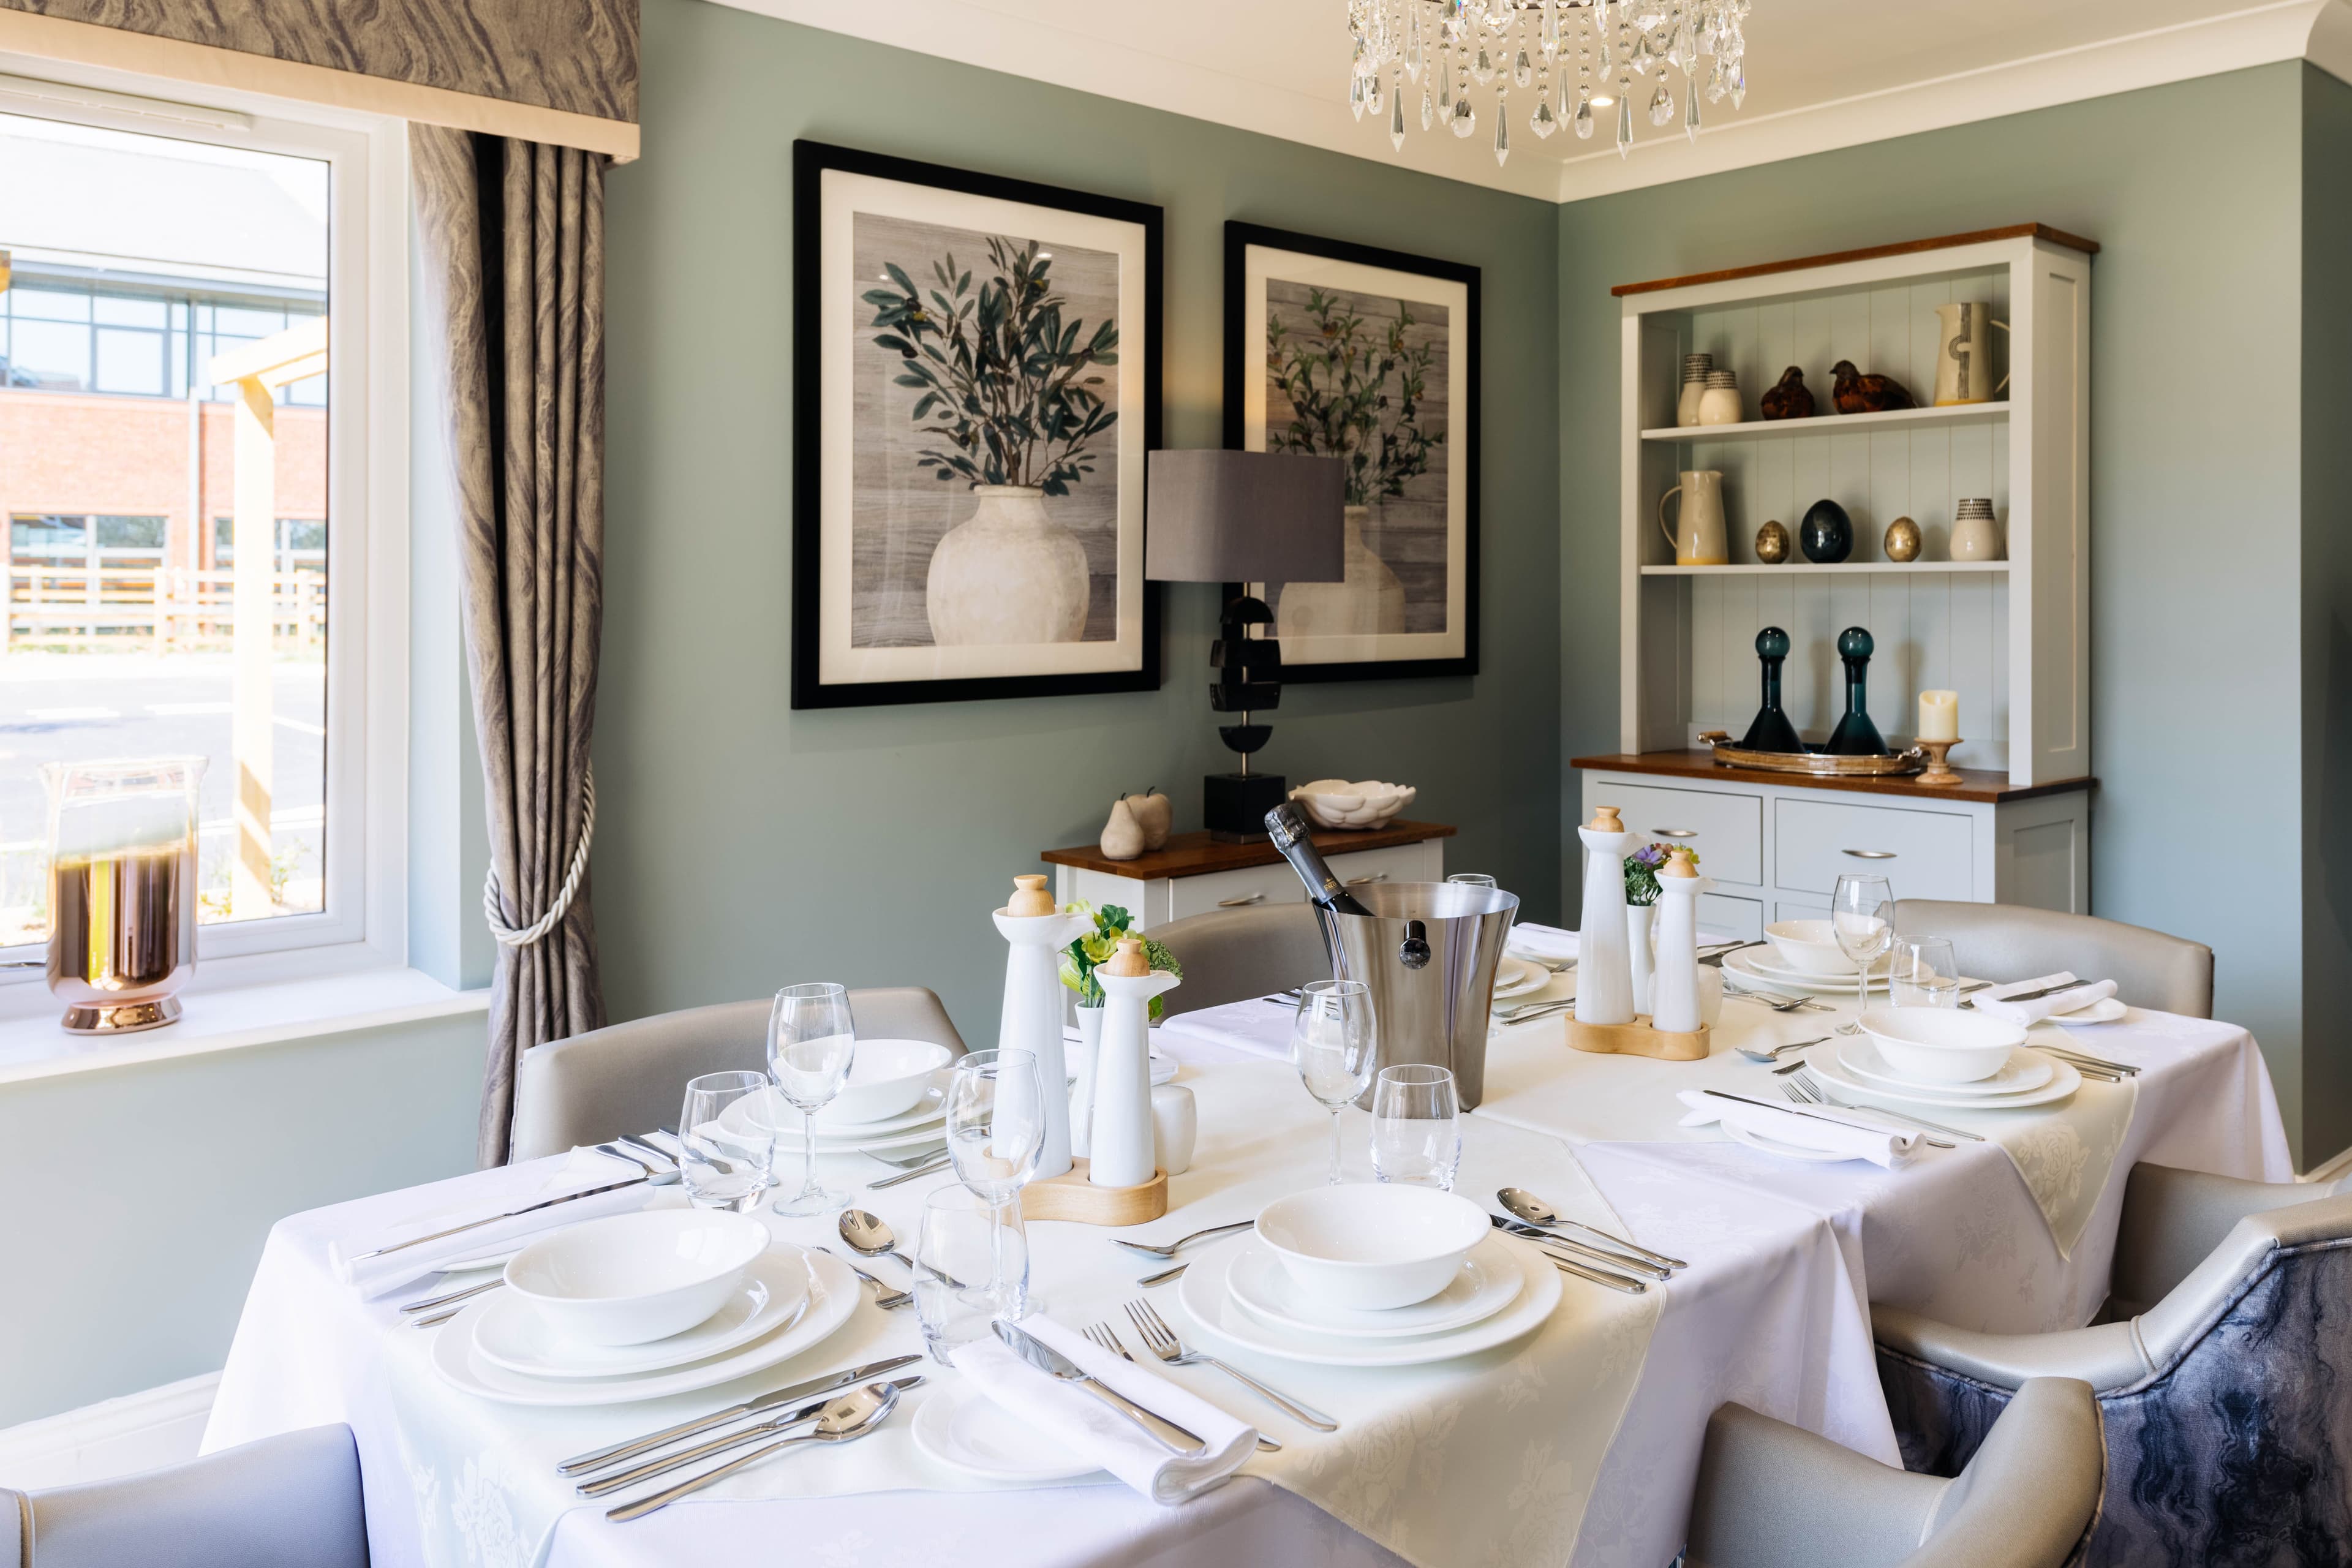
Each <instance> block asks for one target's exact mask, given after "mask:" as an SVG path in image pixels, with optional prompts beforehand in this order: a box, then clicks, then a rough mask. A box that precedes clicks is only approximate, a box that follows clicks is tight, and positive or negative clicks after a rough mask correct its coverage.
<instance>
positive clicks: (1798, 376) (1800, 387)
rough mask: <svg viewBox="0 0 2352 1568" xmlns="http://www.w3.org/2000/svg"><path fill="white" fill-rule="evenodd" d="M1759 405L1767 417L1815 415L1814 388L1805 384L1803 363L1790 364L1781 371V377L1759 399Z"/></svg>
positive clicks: (1805, 417)
mask: <svg viewBox="0 0 2352 1568" xmlns="http://www.w3.org/2000/svg"><path fill="white" fill-rule="evenodd" d="M1757 405H1758V406H1759V407H1760V408H1761V409H1762V410H1763V411H1764V417H1765V418H1767V419H1811V417H1812V416H1813V389H1812V388H1811V387H1810V386H1807V385H1806V384H1805V372H1804V367H1803V366H1801V365H1793V364H1792V365H1790V367H1789V368H1788V369H1786V370H1784V371H1782V372H1781V373H1780V380H1779V381H1777V382H1775V383H1774V384H1772V385H1771V387H1770V388H1769V390H1767V391H1766V392H1765V394H1764V395H1763V396H1762V397H1760V398H1758V399H1757Z"/></svg>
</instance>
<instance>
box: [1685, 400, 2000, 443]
mask: <svg viewBox="0 0 2352 1568" xmlns="http://www.w3.org/2000/svg"><path fill="white" fill-rule="evenodd" d="M1813 397H1814V400H1815V403H1816V405H1819V404H1821V403H1825V402H1827V401H1828V399H1829V394H1828V393H1827V392H1816V393H1815V394H1814V395H1813ZM2008 419H2009V405H2008V404H2006V403H1956V404H1953V405H1949V406H1948V407H1944V408H1896V409H1891V410H1889V411H1888V412H1886V413H1885V414H1817V415H1815V416H1813V417H1811V419H1750V420H1747V421H1745V422H1743V423H1741V424H1738V425H1668V426H1664V428H1662V429H1656V430H1644V431H1643V432H1642V439H1643V440H1644V441H1760V440H1762V439H1763V438H1764V437H1767V436H1839V435H1854V434H1857V433H1864V434H1866V433H1868V432H1871V431H1877V430H1916V429H1922V428H1927V429H1947V430H1948V429H1950V428H1952V427H1953V426H1960V425H1999V424H2004V423H2006V422H2007V421H2008Z"/></svg>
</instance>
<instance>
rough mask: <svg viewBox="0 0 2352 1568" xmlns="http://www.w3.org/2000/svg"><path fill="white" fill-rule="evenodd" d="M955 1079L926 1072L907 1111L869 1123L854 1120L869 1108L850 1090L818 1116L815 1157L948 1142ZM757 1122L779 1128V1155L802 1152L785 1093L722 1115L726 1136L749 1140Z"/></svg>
mask: <svg viewBox="0 0 2352 1568" xmlns="http://www.w3.org/2000/svg"><path fill="white" fill-rule="evenodd" d="M872 1043H873V1042H870V1041H866V1040H860V1041H859V1042H858V1043H857V1048H858V1050H859V1051H860V1052H863V1051H864V1050H865V1049H866V1047H867V1046H868V1045H869V1044H872ZM949 1078H950V1071H949V1069H948V1068H931V1069H928V1070H926V1071H925V1072H924V1073H923V1074H922V1075H921V1079H922V1081H921V1082H920V1083H919V1084H918V1085H915V1086H914V1087H913V1088H912V1089H911V1091H910V1093H909V1095H908V1099H909V1100H911V1103H908V1104H907V1105H906V1106H905V1108H904V1109H901V1110H893V1111H889V1112H887V1113H885V1114H883V1115H880V1116H876V1117H873V1118H871V1119H870V1120H866V1121H858V1120H855V1119H854V1118H855V1116H856V1113H858V1112H862V1111H864V1110H866V1106H865V1105H864V1104H862V1103H859V1102H858V1101H856V1100H851V1099H850V1098H849V1096H848V1094H847V1091H846V1090H845V1091H844V1094H843V1097H842V1098H841V1099H837V1100H835V1101H834V1103H833V1104H831V1105H828V1106H826V1107H825V1108H824V1110H820V1111H818V1112H817V1113H816V1152H818V1153H820V1154H860V1153H867V1154H892V1153H908V1152H913V1151H915V1150H918V1149H921V1148H924V1147H926V1146H928V1145H930V1144H934V1143H940V1142H945V1140H946V1138H947V1105H948V1080H949ZM755 1121H757V1122H758V1123H760V1124H764V1125H767V1126H772V1127H773V1128H775V1130H776V1152H778V1153H779V1154H784V1153H792V1154H797V1153H799V1152H801V1128H802V1125H803V1123H802V1120H801V1113H800V1112H799V1111H798V1110H794V1109H793V1105H792V1102H791V1101H789V1100H786V1099H785V1098H784V1097H783V1094H782V1091H781V1090H779V1089H764V1090H762V1091H761V1092H760V1093H758V1094H747V1095H745V1096H744V1097H743V1098H742V1099H740V1100H736V1101H735V1102H734V1103H733V1104H731V1105H730V1106H729V1107H728V1108H727V1109H726V1110H724V1111H722V1112H721V1113H720V1114H719V1131H720V1132H721V1133H722V1134H724V1135H731V1136H733V1137H737V1138H740V1137H744V1136H745V1135H746V1134H748V1133H749V1132H750V1131H751V1128H752V1127H753V1125H754V1123H755Z"/></svg>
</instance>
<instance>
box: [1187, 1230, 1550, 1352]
mask: <svg viewBox="0 0 2352 1568" xmlns="http://www.w3.org/2000/svg"><path fill="white" fill-rule="evenodd" d="M1489 1239H1499V1240H1500V1241H1501V1242H1502V1244H1503V1246H1504V1247H1507V1249H1508V1250H1509V1252H1510V1254H1511V1256H1512V1257H1513V1258H1516V1259H1517V1262H1518V1265H1519V1271H1520V1286H1519V1294H1518V1299H1517V1300H1514V1301H1513V1302H1512V1303H1511V1304H1510V1305H1509V1306H1507V1307H1506V1308H1504V1309H1503V1310H1501V1311H1499V1312H1497V1313H1496V1314H1495V1315H1494V1316H1493V1317H1491V1318H1486V1319H1485V1320H1483V1321H1479V1322H1475V1323H1471V1324H1468V1325H1466V1326H1465V1327H1463V1328H1459V1329H1454V1330H1450V1331H1446V1332H1444V1333H1439V1334H1423V1335H1421V1336H1419V1337H1417V1338H1413V1339H1393V1340H1351V1339H1346V1338H1342V1337H1339V1336H1338V1335H1334V1334H1331V1333H1328V1332H1326V1331H1321V1330H1318V1331H1315V1332H1312V1333H1302V1332H1300V1331H1297V1330H1296V1329H1286V1328H1284V1327H1282V1326H1281V1325H1280V1324H1277V1323H1269V1322H1267V1321H1265V1319H1263V1318H1261V1317H1259V1316H1258V1315H1257V1314H1256V1313H1255V1312H1253V1311H1251V1310H1249V1309H1248V1308H1246V1307H1244V1306H1243V1305H1242V1304H1241V1303H1240V1302H1239V1301H1237V1300H1234V1296H1233V1292H1232V1290H1231V1289H1230V1288H1229V1287H1228V1286H1227V1284H1226V1282H1225V1281H1226V1275H1227V1274H1228V1273H1229V1272H1230V1271H1231V1269H1232V1268H1233V1266H1234V1261H1235V1260H1236V1259H1238V1258H1240V1257H1241V1255H1242V1253H1243V1251H1244V1249H1245V1248H1246V1247H1248V1246H1250V1245H1251V1240H1252V1238H1250V1237H1237V1238H1236V1239H1235V1240H1234V1241H1231V1242H1228V1243H1226V1244H1225V1245H1223V1246H1222V1247H1217V1248H1215V1249H1214V1250H1213V1251H1210V1252H1204V1253H1202V1256H1201V1258H1200V1259H1199V1260H1198V1261H1197V1262H1195V1263H1194V1264H1193V1265H1192V1268H1188V1269H1186V1270H1185V1271H1184V1277H1183V1278H1182V1279H1179V1280H1178V1281H1177V1282H1176V1300H1177V1302H1178V1304H1179V1305H1181V1307H1182V1308H1183V1309H1184V1311H1185V1314H1186V1315H1187V1316H1189V1317H1190V1318H1191V1319H1192V1324H1193V1326H1194V1327H1195V1328H1197V1329H1199V1330H1200V1331H1201V1333H1202V1336H1203V1337H1204V1338H1208V1339H1213V1340H1216V1341H1218V1342H1221V1343H1223V1344H1227V1345H1231V1346H1232V1347H1234V1349H1236V1350H1245V1351H1257V1352H1261V1353H1263V1354H1265V1355H1270V1356H1279V1357H1281V1358H1282V1359H1283V1360H1285V1361H1303V1362H1312V1363H1316V1364H1318V1365H1319V1366H1420V1365H1423V1364H1424V1363H1429V1362H1435V1361H1452V1360H1453V1359H1454V1358H1455V1357H1456V1356H1465V1355H1475V1354H1476V1353H1477V1352H1480V1351H1484V1350H1492V1349H1494V1348H1495V1347H1496V1345H1503V1344H1508V1343H1510V1342H1512V1341H1513V1340H1516V1339H1517V1338H1518V1337H1519V1336H1520V1335H1522V1334H1526V1333H1530V1332H1532V1331H1535V1330H1536V1329H1538V1328H1539V1327H1541V1326H1542V1324H1543V1321H1544V1320H1545V1319H1547V1318H1549V1317H1550V1316H1551V1313H1552V1309H1553V1308H1555V1307H1557V1306H1559V1270H1558V1269H1556V1268H1553V1267H1552V1266H1551V1262H1550V1260H1549V1258H1545V1257H1544V1255H1543V1254H1542V1253H1540V1252H1538V1251H1537V1250H1536V1249H1535V1248H1534V1247H1529V1246H1528V1245H1527V1244H1526V1243H1524V1242H1519V1241H1514V1240H1511V1239H1509V1238H1508V1237H1490V1238H1489Z"/></svg>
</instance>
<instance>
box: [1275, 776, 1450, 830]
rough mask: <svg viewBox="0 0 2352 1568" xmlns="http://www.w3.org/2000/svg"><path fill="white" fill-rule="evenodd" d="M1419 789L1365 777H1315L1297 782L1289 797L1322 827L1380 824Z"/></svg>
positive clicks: (1381, 825)
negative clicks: (1356, 779)
mask: <svg viewBox="0 0 2352 1568" xmlns="http://www.w3.org/2000/svg"><path fill="white" fill-rule="evenodd" d="M1420 793H1421V792H1420V791H1419V790H1417V789H1415V788H1413V787H1412V785H1411V784H1381V783H1380V782H1378V781H1377V780H1372V779H1367V780H1365V781H1364V782H1363V783H1362V784H1349V783H1348V782H1347V781H1346V780H1345V779H1317V780H1315V781H1314V782H1313V783H1312V784H1300V785H1299V786H1298V787H1297V789H1294V790H1292V791H1291V792H1290V798H1291V799H1292V800H1294V801H1296V802H1297V803H1298V805H1299V807H1300V809H1302V810H1303V811H1305V812H1306V813H1307V816H1311V817H1313V818H1314V819H1315V821H1316V823H1317V825H1318V826H1323V827H1383V826H1387V824H1388V821H1389V819H1390V818H1391V817H1392V816H1396V814H1397V813H1398V812H1400V811H1402V810H1403V809H1404V808H1405V807H1406V806H1408V805H1412V797H1413V796H1414V795H1419V794H1420Z"/></svg>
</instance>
